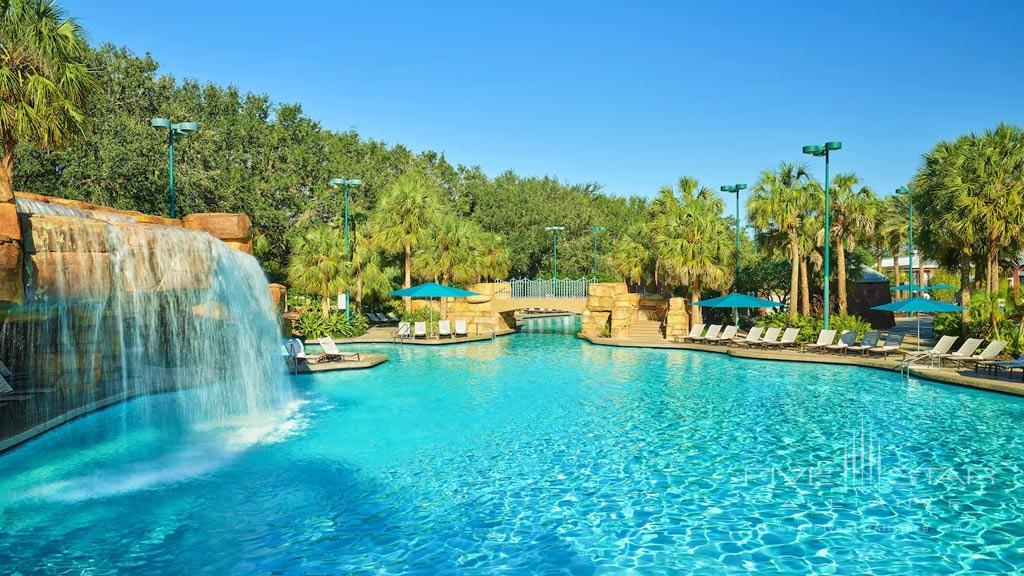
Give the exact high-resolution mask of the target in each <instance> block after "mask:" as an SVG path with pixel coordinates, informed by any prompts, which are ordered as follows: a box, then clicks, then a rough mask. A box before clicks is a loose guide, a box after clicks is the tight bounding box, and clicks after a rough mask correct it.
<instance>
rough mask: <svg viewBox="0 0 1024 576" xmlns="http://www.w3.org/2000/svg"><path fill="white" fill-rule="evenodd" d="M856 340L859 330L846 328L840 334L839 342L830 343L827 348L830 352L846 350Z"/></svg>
mask: <svg viewBox="0 0 1024 576" xmlns="http://www.w3.org/2000/svg"><path fill="white" fill-rule="evenodd" d="M856 341H857V332H855V331H853V330H846V331H844V332H843V333H842V334H840V335H839V342H836V343H835V344H829V345H828V346H825V350H828V351H829V352H842V351H844V350H846V349H847V348H849V347H850V346H853V344H854V343H855V342H856ZM876 343H877V340H876ZM872 348H873V347H872ZM869 350H870V348H869Z"/></svg>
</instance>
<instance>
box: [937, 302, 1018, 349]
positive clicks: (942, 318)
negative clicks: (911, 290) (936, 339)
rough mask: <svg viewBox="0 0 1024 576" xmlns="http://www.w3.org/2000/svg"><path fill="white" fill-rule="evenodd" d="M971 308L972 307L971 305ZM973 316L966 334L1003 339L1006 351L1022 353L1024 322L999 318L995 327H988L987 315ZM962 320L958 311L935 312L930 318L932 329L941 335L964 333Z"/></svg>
mask: <svg viewBox="0 0 1024 576" xmlns="http://www.w3.org/2000/svg"><path fill="white" fill-rule="evenodd" d="M972 310H973V307H972ZM972 318H974V319H973V320H971V321H970V322H968V324H967V330H966V334H967V335H968V336H969V337H972V338H984V339H985V340H989V341H991V340H1003V341H1005V342H1006V348H1005V350H1006V353H1007V354H1010V355H1012V356H1017V355H1019V354H1024V324H1022V325H1019V324H1016V323H1014V322H1013V321H1011V320H1007V319H1005V318H1004V319H1001V320H999V321H998V322H997V323H996V329H995V330H992V329H991V328H990V327H989V320H988V318H987V317H982V318H978V317H976V316H972ZM962 326H963V320H962V319H961V318H960V313H959V312H953V313H949V314H936V315H935V319H934V320H932V331H933V332H934V333H936V334H939V335H942V336H960V335H961V334H962V333H964V332H963V331H962V330H961V327H962Z"/></svg>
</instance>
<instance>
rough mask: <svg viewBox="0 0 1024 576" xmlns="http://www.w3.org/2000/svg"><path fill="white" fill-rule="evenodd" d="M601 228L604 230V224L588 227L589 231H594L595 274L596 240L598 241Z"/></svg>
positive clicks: (595, 260)
mask: <svg viewBox="0 0 1024 576" xmlns="http://www.w3.org/2000/svg"><path fill="white" fill-rule="evenodd" d="M603 230H604V226H591V227H590V231H591V232H593V233H594V274H595V275H596V274H597V250H598V246H597V242H598V234H600V233H601V231H603Z"/></svg>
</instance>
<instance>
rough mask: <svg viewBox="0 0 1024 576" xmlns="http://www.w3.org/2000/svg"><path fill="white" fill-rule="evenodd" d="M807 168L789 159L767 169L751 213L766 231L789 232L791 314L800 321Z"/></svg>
mask: <svg viewBox="0 0 1024 576" xmlns="http://www.w3.org/2000/svg"><path fill="white" fill-rule="evenodd" d="M807 180H808V174H807V168H806V167H805V166H803V165H796V164H792V163H789V162H783V163H782V164H779V167H778V168H777V169H776V170H763V171H762V172H761V175H760V177H759V178H758V181H757V183H756V184H754V187H753V190H752V193H751V195H750V200H749V201H748V203H747V214H748V215H749V217H750V221H751V223H753V225H754V226H755V227H756V228H757V229H758V230H759V231H761V232H763V233H771V232H778V233H781V234H784V235H785V238H786V241H787V244H788V248H789V250H788V252H789V262H790V277H789V278H790V280H789V285H790V289H789V318H790V321H792V322H796V319H797V299H798V297H799V279H800V246H799V241H800V226H801V222H802V221H803V219H804V217H805V216H806V214H807V207H808V201H807V198H806V197H805V196H806V193H805V192H806V190H805V189H806V188H807V186H806V184H807Z"/></svg>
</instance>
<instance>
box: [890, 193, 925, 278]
mask: <svg viewBox="0 0 1024 576" xmlns="http://www.w3.org/2000/svg"><path fill="white" fill-rule="evenodd" d="M896 193H897V194H899V195H900V196H908V198H907V204H908V205H909V206H910V227H909V229H908V231H907V240H908V241H909V243H910V246H909V248H908V249H907V284H908V285H909V286H910V297H911V298H913V297H914V203H913V202H911V200H910V198H909V195H910V188H907V187H906V186H900V187H899V188H897V189H896ZM897 269H899V265H898V264H897ZM921 283H922V284H923V283H924V279H923V278H922V279H921Z"/></svg>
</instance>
